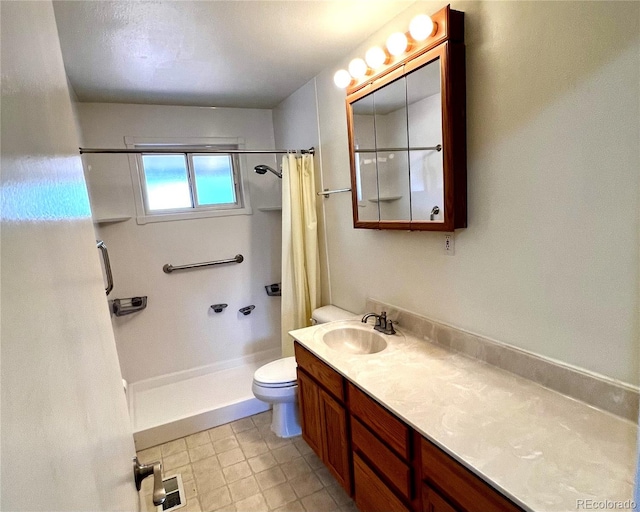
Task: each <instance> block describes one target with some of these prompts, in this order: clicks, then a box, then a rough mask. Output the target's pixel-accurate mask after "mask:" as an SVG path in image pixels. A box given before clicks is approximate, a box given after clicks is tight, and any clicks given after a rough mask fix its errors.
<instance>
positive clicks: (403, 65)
mask: <svg viewBox="0 0 640 512" xmlns="http://www.w3.org/2000/svg"><path fill="white" fill-rule="evenodd" d="M431 19H432V21H433V24H434V28H433V31H432V33H431V35H430V36H429V37H427V38H426V39H425V40H424V41H421V42H415V41H414V42H412V41H411V39H410V38H408V41H409V46H408V49H407V50H406V51H405V52H404V53H403V54H401V55H399V56H396V57H388V58H387V63H386V64H385V65H384V66H383V67H382V68H379V69H376V70H375V71H371V70H369V71H370V73H371V74H368V75H365V76H364V77H363V78H361V79H360V80H358V81H356V82H355V83H354V82H352V83H351V85H350V86H349V87H348V88H347V100H346V105H347V130H348V136H349V157H350V167H351V191H352V192H351V194H352V204H353V224H354V227H355V228H369V229H402V230H422V231H453V230H454V229H457V228H464V227H466V226H467V151H466V83H465V81H466V78H465V46H464V13H462V12H459V11H454V10H451V9H450V7H449V6H447V7H445V8H443V9H441V10H440V11H438V12H437V13H435V14H434V15H433V16H431Z"/></svg>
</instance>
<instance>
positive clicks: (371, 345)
mask: <svg viewBox="0 0 640 512" xmlns="http://www.w3.org/2000/svg"><path fill="white" fill-rule="evenodd" d="M322 341H323V342H324V343H325V344H326V345H327V346H328V347H330V348H332V349H334V350H338V351H340V352H345V353H348V354H375V353H377V352H381V351H383V350H384V349H385V348H387V342H386V340H385V339H384V334H380V333H379V332H376V331H374V330H373V327H371V326H370V325H364V324H363V326H362V327H360V326H348V327H347V326H345V327H336V328H335V329H331V330H330V331H327V332H326V333H324V334H323V336H322Z"/></svg>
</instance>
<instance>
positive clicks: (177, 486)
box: [156, 475, 187, 512]
mask: <svg viewBox="0 0 640 512" xmlns="http://www.w3.org/2000/svg"><path fill="white" fill-rule="evenodd" d="M162 483H163V484H164V490H165V491H166V492H167V499H166V500H164V503H163V504H162V505H158V507H157V508H156V512H163V511H165V510H176V509H179V508H182V507H184V506H185V505H186V504H187V500H186V499H185V498H184V487H183V486H182V476H181V475H172V476H169V477H167V478H164V479H163V480H162Z"/></svg>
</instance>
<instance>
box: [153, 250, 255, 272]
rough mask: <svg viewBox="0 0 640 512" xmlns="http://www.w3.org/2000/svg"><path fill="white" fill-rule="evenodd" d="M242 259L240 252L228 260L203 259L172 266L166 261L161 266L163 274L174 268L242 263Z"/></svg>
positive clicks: (184, 268) (182, 268) (183, 268)
mask: <svg viewBox="0 0 640 512" xmlns="http://www.w3.org/2000/svg"><path fill="white" fill-rule="evenodd" d="M243 261H244V256H243V255H242V254H236V255H235V256H234V257H233V258H230V259H228V260H218V261H205V262H204V263H191V264H190V265H178V266H175V267H174V266H173V265H171V264H170V263H167V264H166V265H165V266H163V267H162V270H163V271H164V273H165V274H171V272H173V271H174V270H186V269H188V268H199V267H211V266H214V265H224V264H225V263H242V262H243Z"/></svg>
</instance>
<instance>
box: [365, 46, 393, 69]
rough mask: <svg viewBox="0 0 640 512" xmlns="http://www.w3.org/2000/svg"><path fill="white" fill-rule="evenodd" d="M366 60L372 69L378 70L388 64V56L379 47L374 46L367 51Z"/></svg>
mask: <svg viewBox="0 0 640 512" xmlns="http://www.w3.org/2000/svg"><path fill="white" fill-rule="evenodd" d="M364 60H365V61H367V64H368V65H369V67H370V68H371V69H378V68H379V67H380V66H382V65H383V64H384V63H385V62H386V60H387V54H386V53H385V52H384V50H383V49H382V48H380V47H379V46H374V47H372V48H369V49H368V50H367V53H366V54H365V56H364Z"/></svg>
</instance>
